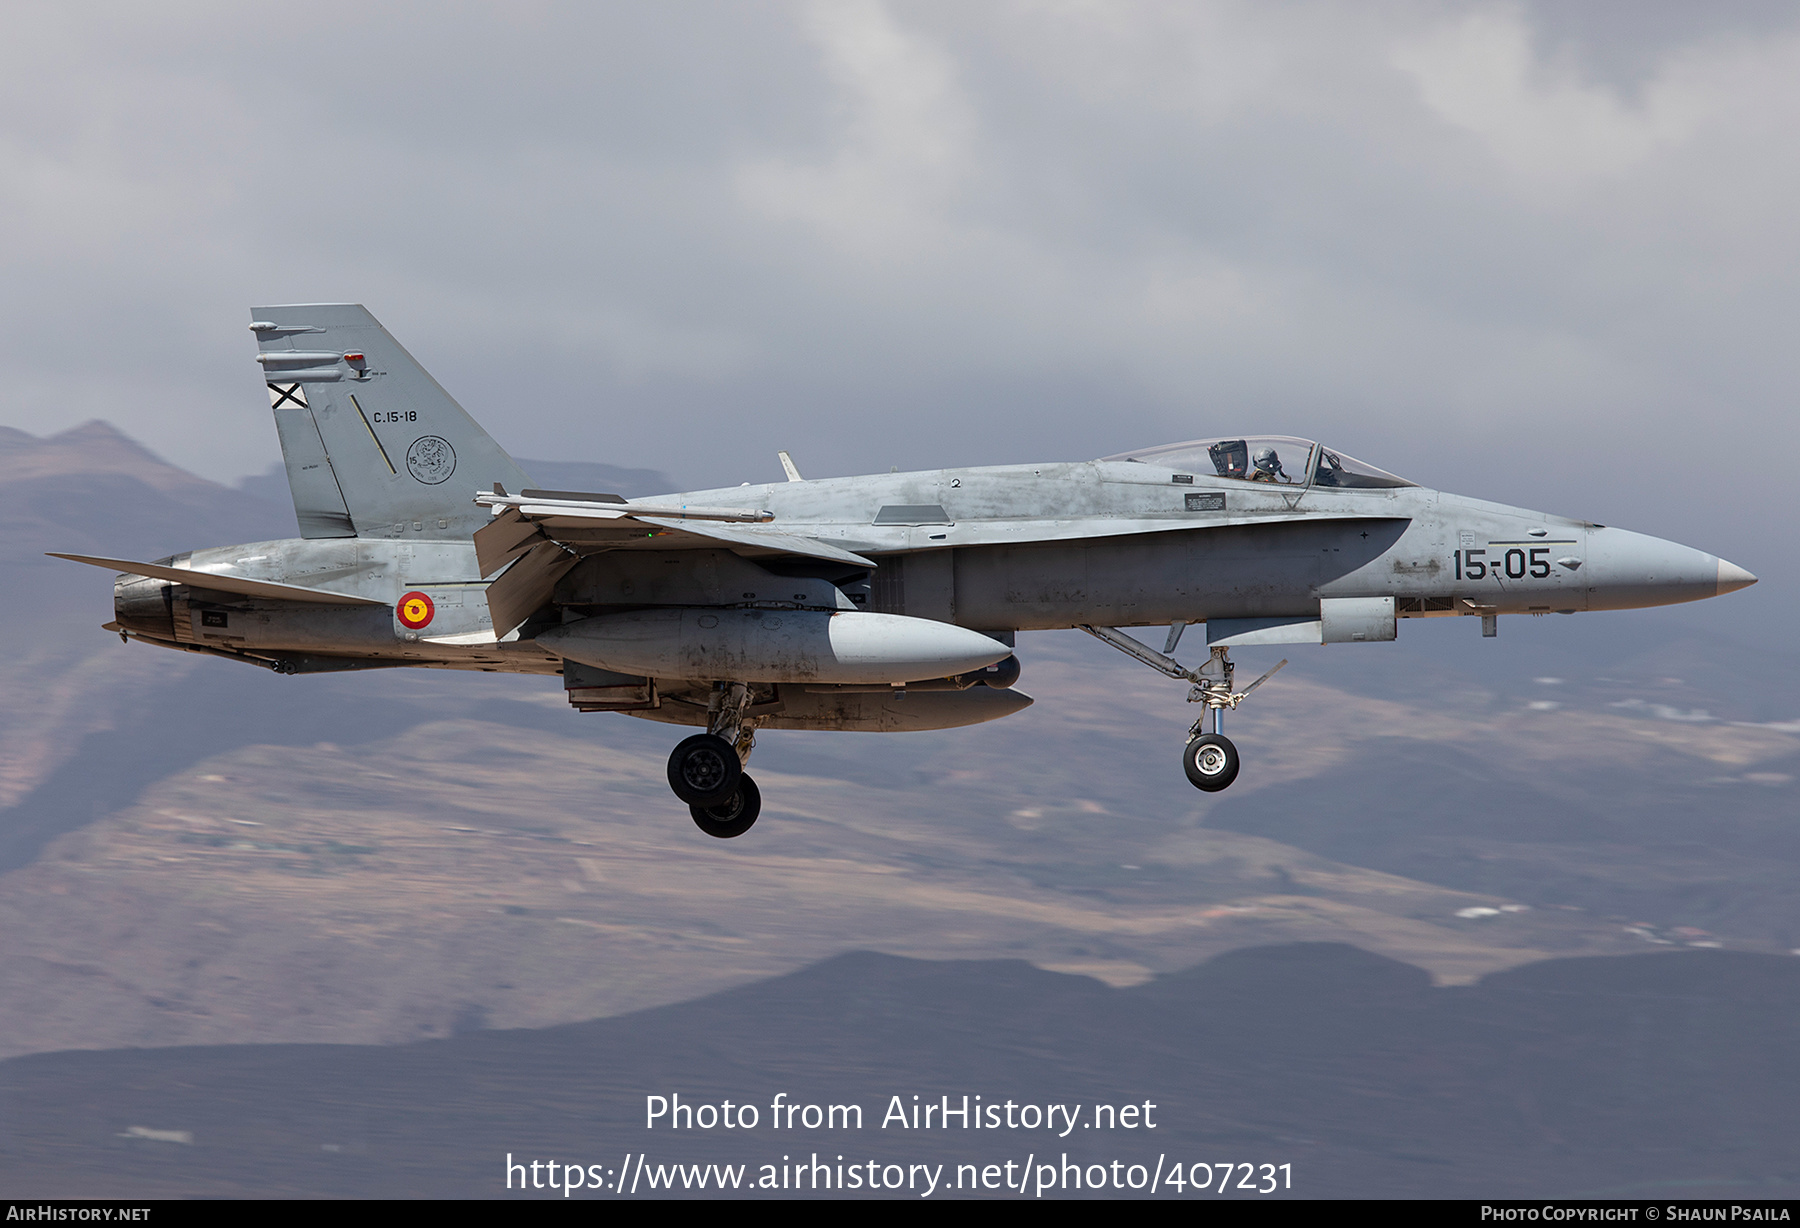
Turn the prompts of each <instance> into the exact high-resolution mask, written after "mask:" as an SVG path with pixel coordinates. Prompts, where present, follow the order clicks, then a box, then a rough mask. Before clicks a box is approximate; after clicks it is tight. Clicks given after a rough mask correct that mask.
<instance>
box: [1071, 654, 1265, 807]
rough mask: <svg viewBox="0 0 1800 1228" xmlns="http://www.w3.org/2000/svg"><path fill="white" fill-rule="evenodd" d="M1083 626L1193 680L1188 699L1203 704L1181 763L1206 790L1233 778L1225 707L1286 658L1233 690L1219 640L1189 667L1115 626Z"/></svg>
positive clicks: (1154, 666)
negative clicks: (1193, 667) (1199, 663)
mask: <svg viewBox="0 0 1800 1228" xmlns="http://www.w3.org/2000/svg"><path fill="white" fill-rule="evenodd" d="M1081 629H1082V630H1083V631H1085V632H1087V633H1088V634H1089V635H1091V636H1093V637H1094V638H1095V639H1097V640H1103V641H1105V642H1106V643H1108V644H1111V645H1112V646H1113V647H1114V648H1117V649H1118V650H1119V651H1120V652H1122V653H1124V654H1125V655H1126V656H1129V657H1134V658H1136V659H1137V660H1139V661H1142V662H1143V663H1144V664H1145V665H1148V666H1149V667H1150V668H1151V669H1154V670H1157V671H1159V672H1160V673H1164V674H1167V675H1169V677H1171V678H1181V679H1183V680H1185V681H1187V682H1191V683H1193V689H1191V690H1190V691H1188V702H1189V703H1191V704H1205V705H1206V708H1205V710H1204V711H1202V712H1201V713H1200V719H1199V720H1197V721H1195V722H1194V723H1193V725H1192V727H1190V728H1189V729H1188V744H1187V746H1186V748H1185V749H1184V750H1183V751H1182V753H1181V766H1182V768H1183V769H1184V770H1185V771H1186V772H1187V778H1188V783H1189V784H1191V785H1193V786H1194V787H1195V788H1196V789H1200V790H1203V791H1205V792H1207V793H1217V792H1218V791H1219V790H1221V789H1223V788H1226V787H1227V786H1229V785H1230V784H1231V782H1232V781H1234V780H1236V779H1237V774H1238V751H1237V747H1236V746H1235V745H1233V744H1232V741H1231V739H1230V738H1228V737H1226V736H1225V709H1227V708H1233V709H1235V708H1236V707H1237V706H1238V705H1239V704H1240V703H1242V702H1243V701H1244V699H1245V697H1246V696H1248V695H1249V694H1250V692H1252V691H1254V690H1255V689H1256V688H1257V687H1259V686H1261V685H1262V684H1263V683H1265V682H1267V681H1268V680H1269V679H1270V678H1272V677H1274V676H1275V670H1278V669H1280V668H1281V667H1282V666H1284V665H1286V664H1287V658H1285V657H1284V658H1282V659H1281V660H1280V661H1277V662H1276V663H1275V666H1274V668H1273V669H1271V670H1269V672H1268V673H1266V674H1264V675H1263V676H1262V677H1260V678H1258V679H1257V680H1256V681H1255V682H1252V683H1251V684H1250V685H1249V686H1247V687H1245V688H1244V689H1243V690H1241V691H1234V690H1232V689H1231V684H1232V675H1233V673H1234V671H1235V670H1236V668H1237V667H1236V666H1235V665H1234V664H1233V663H1232V660H1231V650H1230V649H1229V648H1227V647H1225V645H1223V644H1217V645H1214V646H1213V650H1212V656H1211V658H1210V659H1208V660H1207V662H1206V664H1205V665H1202V666H1201V667H1200V668H1199V669H1197V670H1190V669H1188V668H1186V667H1185V666H1183V665H1182V664H1181V662H1179V661H1177V660H1176V659H1175V658H1174V657H1171V656H1167V655H1165V654H1163V653H1160V652H1157V651H1156V650H1155V649H1153V648H1150V647H1148V646H1147V645H1144V644H1141V643H1139V642H1138V641H1137V640H1135V639H1133V638H1131V637H1130V636H1129V635H1126V634H1125V633H1124V632H1123V631H1120V630H1118V629H1117V628H1115V627H1088V626H1083V627H1082V628H1081ZM1179 638H1180V636H1179V633H1178V632H1171V633H1170V636H1169V641H1170V643H1171V644H1173V643H1174V642H1175V641H1176V640H1178V639H1179ZM1209 725H1210V728H1209V727H1208V726H1209Z"/></svg>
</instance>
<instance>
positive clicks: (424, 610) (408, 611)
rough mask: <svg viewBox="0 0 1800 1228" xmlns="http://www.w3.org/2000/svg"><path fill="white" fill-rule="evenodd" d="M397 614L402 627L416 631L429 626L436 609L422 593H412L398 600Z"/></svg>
mask: <svg viewBox="0 0 1800 1228" xmlns="http://www.w3.org/2000/svg"><path fill="white" fill-rule="evenodd" d="M398 613H399V615H400V625H401V626H402V627H408V628H410V629H412V630H414V631H417V630H419V628H421V627H427V626H430V625H431V619H432V616H433V615H435V614H436V613H437V607H436V606H435V605H433V604H432V603H431V598H429V597H427V596H426V595H425V594H424V593H419V592H412V593H408V594H406V596H404V597H402V598H400V605H399V607H398Z"/></svg>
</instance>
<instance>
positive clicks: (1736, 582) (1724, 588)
mask: <svg viewBox="0 0 1800 1228" xmlns="http://www.w3.org/2000/svg"><path fill="white" fill-rule="evenodd" d="M1755 583H1756V577H1755V576H1753V575H1751V574H1750V573H1749V572H1747V571H1745V570H1744V569H1743V568H1742V567H1739V566H1738V565H1737V564H1736V563H1727V562H1726V561H1725V560H1724V559H1720V560H1719V595H1721V596H1723V595H1724V594H1726V593H1735V592H1737V591H1738V590H1739V589H1740V588H1749V587H1750V586H1751V585H1752V584H1755Z"/></svg>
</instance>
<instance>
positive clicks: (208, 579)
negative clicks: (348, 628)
mask: <svg viewBox="0 0 1800 1228" xmlns="http://www.w3.org/2000/svg"><path fill="white" fill-rule="evenodd" d="M50 557H51V558H53V559H68V560H69V561H71V562H74V563H86V564H88V565H89V566H92V567H104V568H106V569H107V570H109V571H122V572H124V573H125V574H126V575H132V576H148V577H149V578H150V579H152V580H169V581H172V582H174V583H176V584H191V585H193V586H194V587H195V588H210V589H212V590H213V591H214V592H216V593H239V594H241V595H243V596H245V597H269V598H273V599H275V600H279V601H307V602H312V603H314V604H318V605H386V604H387V602H385V601H376V600H374V599H373V598H370V597H352V596H351V595H350V594H348V593H334V592H331V591H330V590H328V589H322V588H306V587H305V586H303V585H299V584H278V583H276V582H275V581H273V580H251V579H248V578H246V577H244V576H224V575H220V574H219V573H218V572H214V571H195V570H194V569H193V568H191V567H164V566H162V565H161V564H159V563H134V562H132V561H131V560H130V559H102V558H94V557H92V556H90V555H86V554H57V553H55V552H52V553H51V554H50Z"/></svg>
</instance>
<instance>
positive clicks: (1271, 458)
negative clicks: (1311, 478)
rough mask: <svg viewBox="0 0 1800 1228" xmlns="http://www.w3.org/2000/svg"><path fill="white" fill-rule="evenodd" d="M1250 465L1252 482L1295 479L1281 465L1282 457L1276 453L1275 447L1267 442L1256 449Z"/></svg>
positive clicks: (1290, 480)
mask: <svg viewBox="0 0 1800 1228" xmlns="http://www.w3.org/2000/svg"><path fill="white" fill-rule="evenodd" d="M1250 466H1251V467H1250V480H1251V481H1252V482H1292V481H1293V480H1294V479H1293V478H1290V477H1289V476H1288V475H1287V470H1285V469H1283V468H1282V467H1281V457H1279V456H1277V455H1276V454H1275V449H1274V448H1271V447H1269V446H1268V445H1266V444H1265V445H1263V446H1262V447H1260V448H1258V449H1257V450H1256V455H1255V456H1253V457H1252V458H1251V460H1250Z"/></svg>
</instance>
